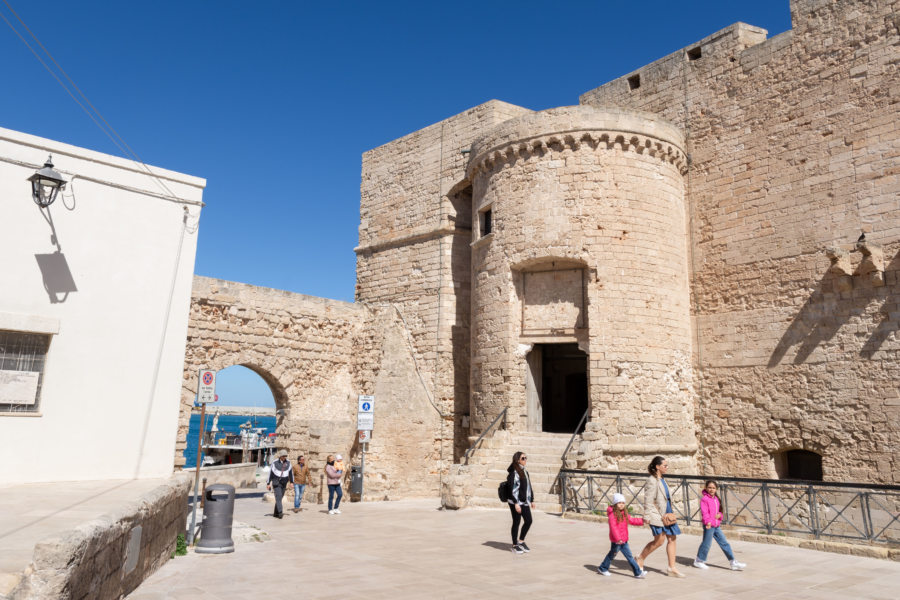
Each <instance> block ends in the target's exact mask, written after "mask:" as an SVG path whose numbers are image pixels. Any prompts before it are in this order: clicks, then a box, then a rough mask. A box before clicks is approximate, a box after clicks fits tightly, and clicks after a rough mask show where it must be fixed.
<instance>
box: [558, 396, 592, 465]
mask: <svg viewBox="0 0 900 600" xmlns="http://www.w3.org/2000/svg"><path fill="white" fill-rule="evenodd" d="M590 413H591V409H590V408H588V409H587V410H586V411H584V414H583V415H581V420H580V421H578V425H576V426H575V433H573V434H572V437H570V438H569V443H568V444H566V449H565V450H563V453H562V468H563V469H567V468H568V464H567V462H566V461H567V460H568V459H567V458H566V457H567V456H568V455H569V450H570V449H571V448H572V444H574V443H575V438H576V437H578V434H579V433H581V426H582V425H584V422H585V421H587V418H588V415H589V414H590Z"/></svg>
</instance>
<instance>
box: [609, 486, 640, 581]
mask: <svg viewBox="0 0 900 600" xmlns="http://www.w3.org/2000/svg"><path fill="white" fill-rule="evenodd" d="M606 516H607V517H609V541H610V542H611V543H612V547H611V548H610V549H609V553H608V554H607V555H606V558H604V559H603V563H601V564H600V566H599V567H597V572H598V573H600V574H601V575H603V576H604V577H609V565H610V564H611V563H612V559H614V558H615V557H616V554H618V553H619V551H620V550H621V552H622V556H624V557H625V560H627V561H628V564H629V565H631V570H632V571H634V576H635V577H637V578H638V579H643V578H644V577H646V576H647V571H644V570H643V569H641V568H640V567H639V566H638V564H637V561H636V560H634V556H632V554H631V548H629V547H628V524H629V523H631V524H632V525H643V524H644V520H643V519H639V518H638V517H632V516H631V515H629V514H628V512H627V511H626V510H625V496H623V495H622V494H613V503H612V505H611V506H608V507H607V508H606Z"/></svg>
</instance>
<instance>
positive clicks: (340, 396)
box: [176, 277, 442, 499]
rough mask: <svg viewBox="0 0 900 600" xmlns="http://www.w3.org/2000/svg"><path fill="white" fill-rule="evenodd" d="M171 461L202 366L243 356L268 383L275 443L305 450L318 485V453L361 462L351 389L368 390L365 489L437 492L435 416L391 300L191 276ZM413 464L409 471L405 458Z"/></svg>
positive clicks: (315, 487) (219, 365) (384, 493)
mask: <svg viewBox="0 0 900 600" xmlns="http://www.w3.org/2000/svg"><path fill="white" fill-rule="evenodd" d="M187 348H188V350H187V357H186V362H185V373H184V387H183V393H182V412H181V420H180V421H179V435H178V440H179V445H178V447H177V448H176V464H183V462H184V459H183V457H182V454H183V451H184V444H185V436H186V434H187V428H188V423H189V418H190V412H191V405H192V403H193V401H194V394H195V390H196V386H197V376H198V372H199V370H200V369H201V368H209V369H214V370H221V369H224V368H227V367H230V366H232V365H242V366H244V367H247V368H249V369H252V370H253V371H255V372H256V373H257V374H259V375H260V376H261V377H262V378H263V379H264V380H265V381H266V383H267V384H268V385H269V388H270V389H271V391H272V395H273V397H274V399H275V405H276V409H277V413H276V417H277V421H276V433H277V436H278V437H277V439H278V442H277V443H278V446H279V447H282V448H287V449H288V450H289V453H290V458H291V459H292V460H293V459H294V458H295V457H296V456H297V454H300V453H303V454H304V455H305V456H306V458H307V462H308V464H309V465H310V471H311V474H312V478H313V482H312V485H311V486H310V490H309V494H310V498H315V497H316V496H317V495H319V494H320V491H321V490H320V488H321V487H322V485H323V483H322V474H323V473H324V465H325V458H326V456H327V455H328V454H336V453H341V454H343V455H344V458H345V462H346V463H347V464H358V463H359V462H360V457H359V453H360V451H361V449H360V447H359V444H358V442H357V435H356V411H357V396H358V395H359V394H374V395H375V429H374V432H373V437H372V441H371V442H370V443H369V447H368V452H367V454H366V473H367V477H366V495H367V498H377V499H383V498H390V497H398V496H400V497H403V496H407V497H408V496H422V495H435V494H436V493H437V491H438V489H439V472H440V461H441V458H442V457H441V455H440V446H439V443H438V440H439V439H440V438H441V422H440V419H439V418H438V416H437V411H436V410H435V408H434V407H433V405H432V404H431V401H430V398H429V395H428V393H426V390H425V388H424V387H423V383H422V381H421V380H420V378H419V376H418V374H417V372H416V365H415V362H414V359H413V356H412V352H411V343H410V336H409V333H408V332H407V330H406V329H405V328H404V325H403V323H402V321H401V320H400V318H399V317H398V316H397V313H396V311H395V310H394V309H393V308H392V307H389V306H386V307H374V308H367V307H365V306H362V305H359V304H351V303H347V302H338V301H333V300H325V299H322V298H314V297H311V296H303V295H301V294H292V293H290V292H284V291H281V290H272V289H268V288H259V287H255V286H250V285H246V284H241V283H234V282H229V281H222V280H217V279H209V278H206V277H195V279H194V288H193V294H192V298H191V321H190V328H189V332H188V344H187ZM411 464H412V465H417V466H418V468H417V470H416V477H415V478H413V477H411V475H410V467H409V465H411Z"/></svg>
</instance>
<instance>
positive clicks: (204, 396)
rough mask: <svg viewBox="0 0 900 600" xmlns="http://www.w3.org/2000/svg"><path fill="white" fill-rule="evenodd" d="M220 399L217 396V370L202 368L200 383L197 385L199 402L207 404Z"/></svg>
mask: <svg viewBox="0 0 900 600" xmlns="http://www.w3.org/2000/svg"><path fill="white" fill-rule="evenodd" d="M216 400H218V397H217V396H216V372H215V371H210V370H209V369H201V371H200V383H199V384H198V385H197V402H198V403H200V404H207V403H210V402H215V401H216Z"/></svg>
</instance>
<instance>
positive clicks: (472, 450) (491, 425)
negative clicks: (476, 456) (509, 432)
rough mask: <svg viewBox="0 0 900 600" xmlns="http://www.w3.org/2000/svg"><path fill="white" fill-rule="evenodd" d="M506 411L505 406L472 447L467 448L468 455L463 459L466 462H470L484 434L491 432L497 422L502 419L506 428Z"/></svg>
mask: <svg viewBox="0 0 900 600" xmlns="http://www.w3.org/2000/svg"><path fill="white" fill-rule="evenodd" d="M506 411H507V409H505V408H504V409H503V410H501V411H500V414H499V415H497V416H496V417H494V420H493V421H491V424H490V425H488V426H487V428H485V430H484V431H482V432H481V435H479V436H478V439H477V440H475V443H474V444H472V447H471V448H469V449H468V450H466V455H465V458H464V460H463V462H464V464H469V457H470V456H471V455H472V453H473V452H475V449H476V448H478V444H480V443H481V440H483V439H484V436H486V435H487V434H488V432H490V431H491V430H492V429H493V428H494V426H495V425H496V424H497V423H499V422H500V421H501V420H502V421H503V428H504V429H505V428H506Z"/></svg>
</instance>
